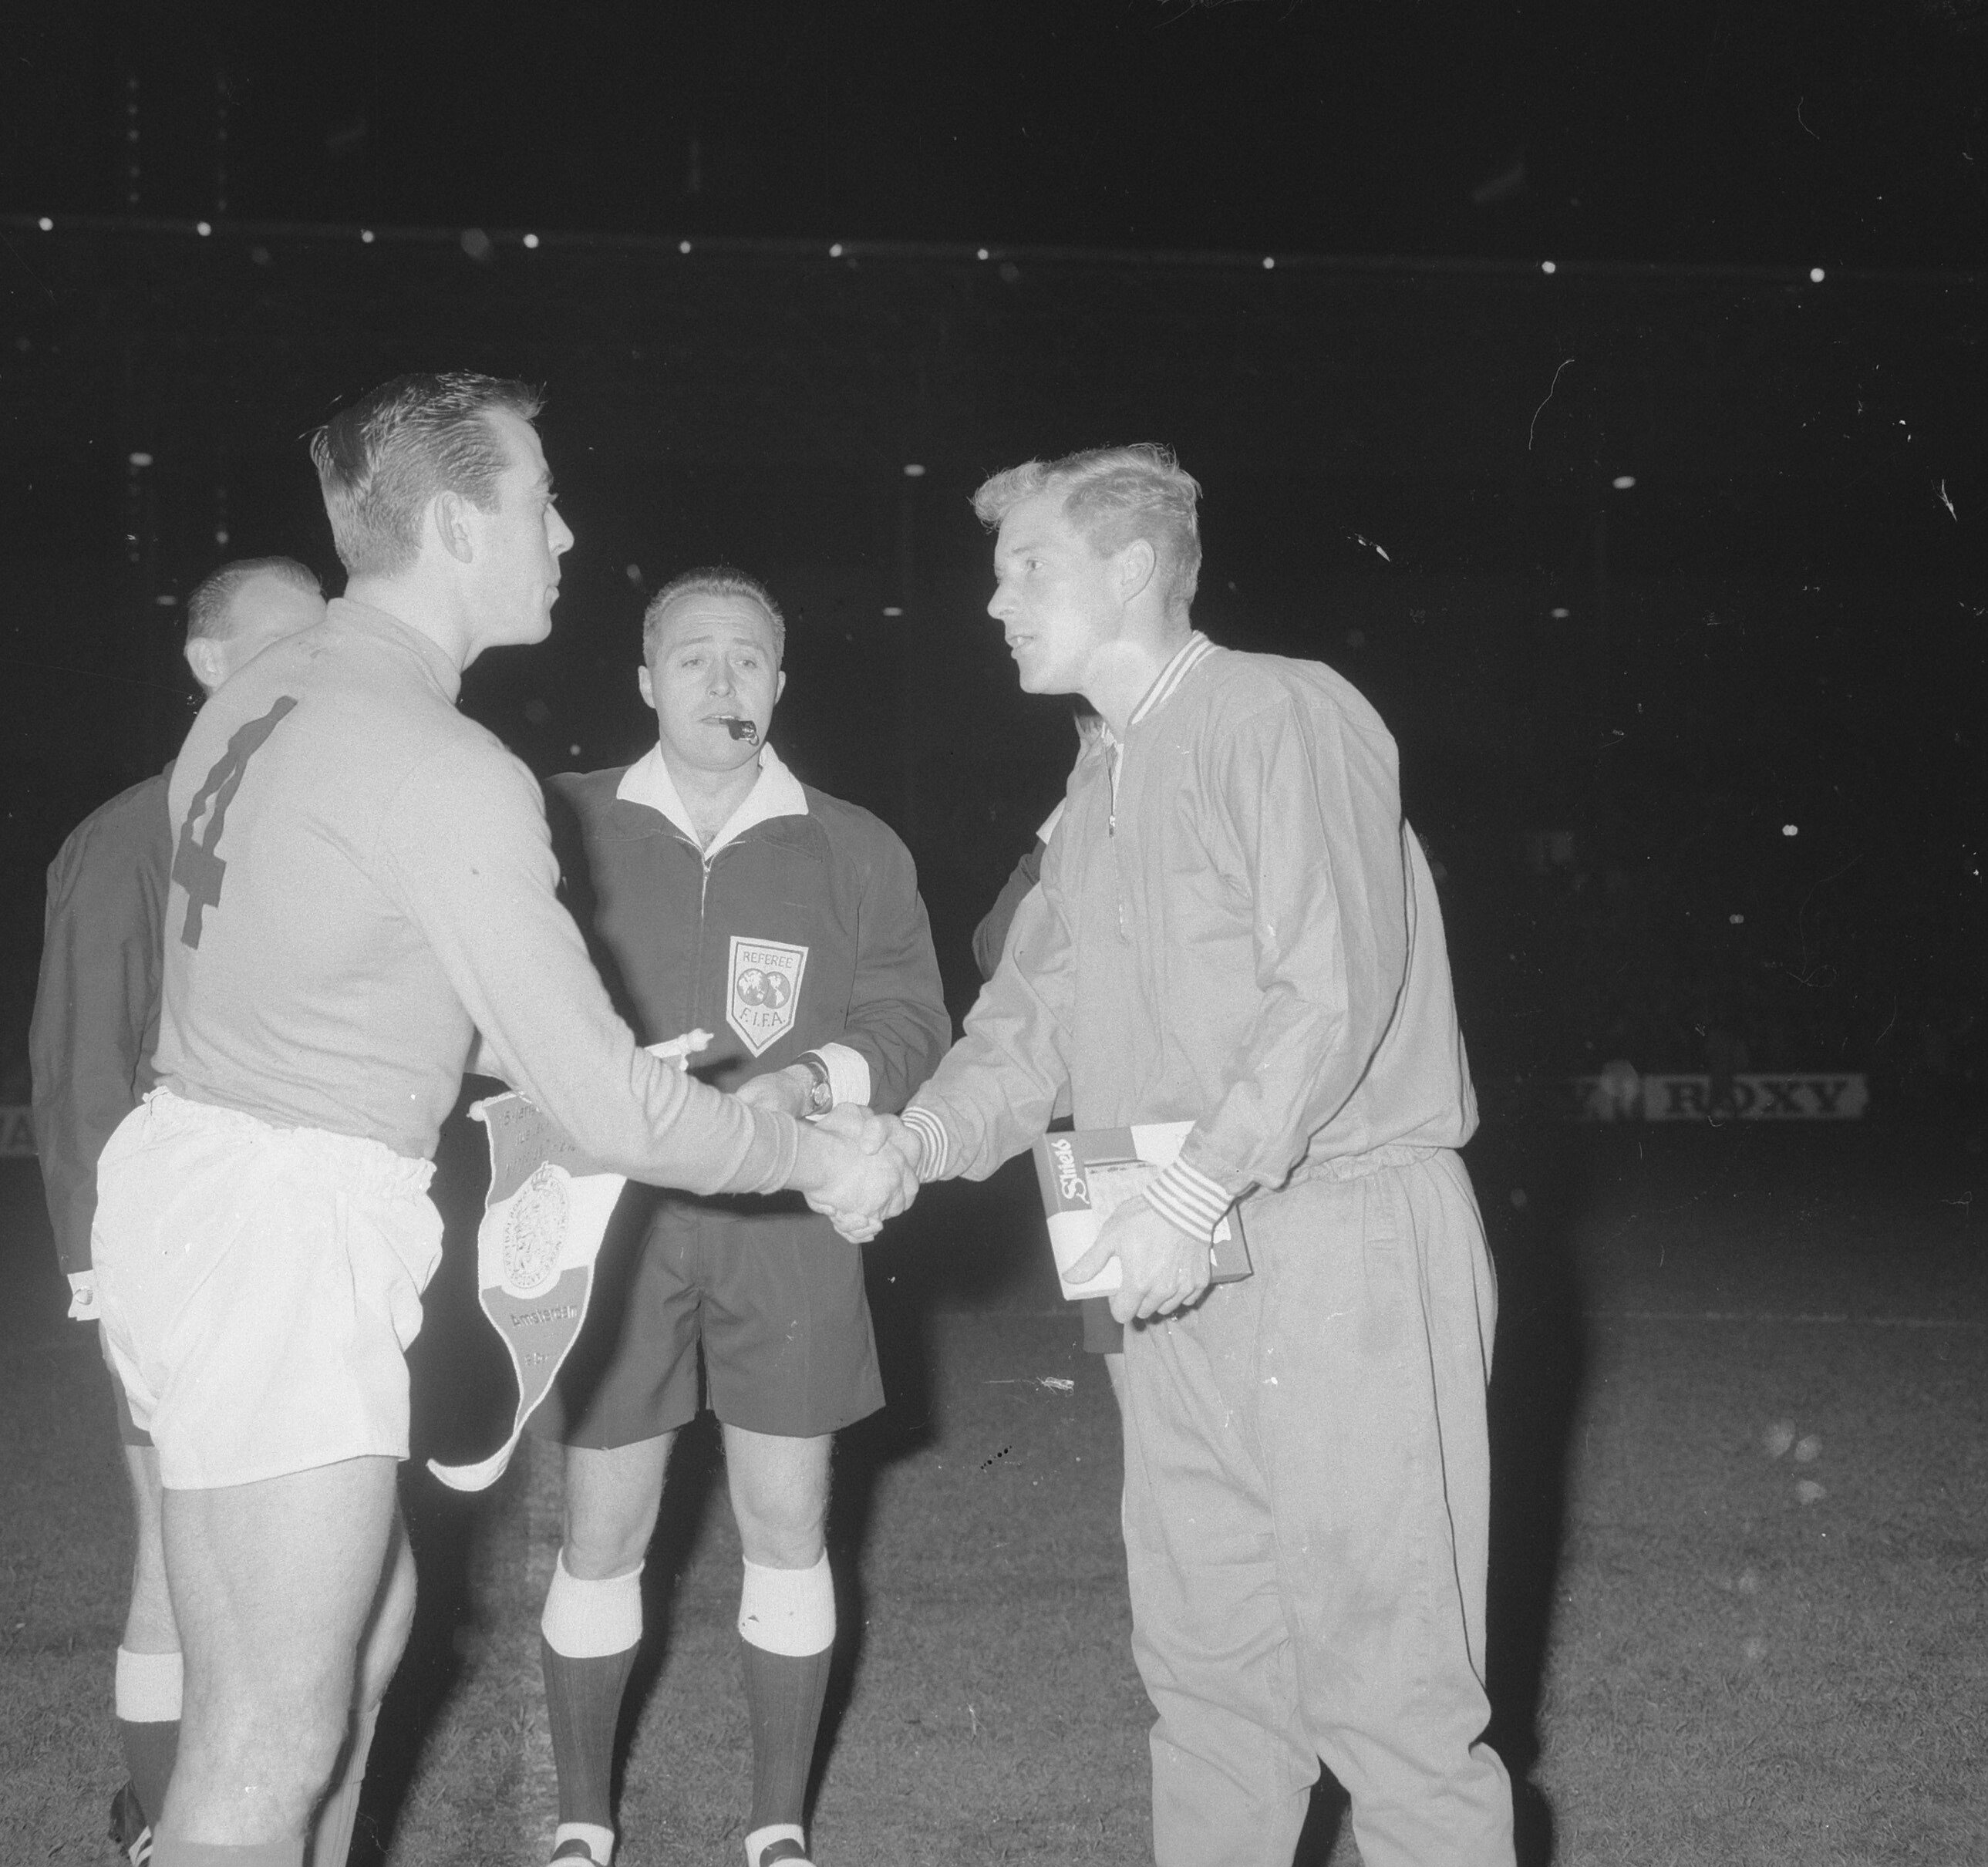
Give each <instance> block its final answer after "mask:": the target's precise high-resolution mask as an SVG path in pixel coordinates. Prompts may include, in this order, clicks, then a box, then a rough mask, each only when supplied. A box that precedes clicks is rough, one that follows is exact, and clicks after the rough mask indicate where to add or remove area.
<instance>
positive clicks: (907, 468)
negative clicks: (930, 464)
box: [904, 461, 925, 480]
mask: <svg viewBox="0 0 1988 1867" xmlns="http://www.w3.org/2000/svg"><path fill="white" fill-rule="evenodd" d="M904 478H905V479H908V480H921V479H924V478H925V468H922V467H921V466H920V465H918V462H916V461H908V462H906V463H905V465H904Z"/></svg>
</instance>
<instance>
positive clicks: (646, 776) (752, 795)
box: [614, 746, 808, 858]
mask: <svg viewBox="0 0 1988 1867" xmlns="http://www.w3.org/2000/svg"><path fill="white" fill-rule="evenodd" d="M614 795H615V796H616V797H618V798H619V799H620V800H621V801H622V802H623V803H631V804H641V805H642V806H644V807H645V808H646V809H648V810H654V811H658V812H660V813H661V814H662V815H663V816H664V817H668V819H669V820H670V821H671V823H673V824H675V825H676V827H678V829H679V830H681V831H682V832H683V833H684V834H685V836H687V837H689V838H690V840H691V846H692V847H697V846H698V844H697V830H696V827H695V825H693V824H692V823H691V820H690V813H689V811H688V810H685V808H684V800H683V797H682V794H681V793H680V792H679V791H678V790H677V781H676V780H674V778H672V777H671V776H670V768H669V767H668V766H667V765H665V764H664V763H663V749H662V747H661V746H651V747H650V748H649V749H648V750H647V752H645V753H643V755H642V756H641V757H640V758H639V759H637V760H636V761H635V763H634V764H633V765H631V766H629V767H628V769H627V770H626V771H625V772H624V773H622V774H621V782H620V783H619V784H617V786H615V787H614ZM807 813H808V806H807V793H806V791H804V790H802V788H801V781H800V780H799V779H798V778H796V776H794V775H793V773H792V772H790V771H789V770H788V769H787V768H786V766H785V765H783V763H781V762H780V755H779V753H777V752H776V751H775V750H774V749H773V747H772V746H761V747H760V748H759V776H758V777H757V778H756V779H755V780H753V784H752V790H749V791H748V792H747V793H745V801H744V802H743V803H741V804H740V805H739V808H738V809H737V810H735V811H733V812H732V815H731V817H729V819H728V820H727V821H726V823H725V827H724V828H723V829H722V830H719V831H718V834H717V835H715V837H712V839H711V840H710V841H709V842H708V844H704V845H703V851H704V854H705V857H707V858H708V857H712V856H715V855H716V854H718V851H720V850H721V849H722V848H723V847H725V844H728V843H735V842H736V841H737V840H739V837H742V836H743V835H744V834H745V832H746V831H747V830H750V829H751V828H752V826H753V825H754V824H763V823H765V822H766V821H767V820H768V819H769V818H771V817H806V815H807Z"/></svg>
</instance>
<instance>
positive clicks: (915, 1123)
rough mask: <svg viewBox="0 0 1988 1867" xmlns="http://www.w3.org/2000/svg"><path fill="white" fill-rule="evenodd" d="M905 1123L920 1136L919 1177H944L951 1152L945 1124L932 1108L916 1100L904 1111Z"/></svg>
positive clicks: (924, 1178)
mask: <svg viewBox="0 0 1988 1867" xmlns="http://www.w3.org/2000/svg"><path fill="white" fill-rule="evenodd" d="M904 1125H905V1127H907V1128H909V1129H910V1130H911V1132H912V1133H913V1134H914V1135H917V1136H918V1149H919V1152H918V1179H920V1180H921V1181H925V1180H936V1179H942V1178H943V1177H944V1176H945V1157H946V1155H948V1153H949V1152H951V1149H950V1148H949V1147H948V1145H947V1142H946V1138H945V1124H944V1123H943V1122H942V1121H940V1120H939V1118H938V1116H936V1115H935V1114H933V1113H932V1112H931V1110H930V1109H928V1108H919V1107H918V1104H916V1103H913V1104H911V1107H910V1108H908V1109H906V1110H905V1111H904Z"/></svg>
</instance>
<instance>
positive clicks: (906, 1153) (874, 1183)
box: [807, 1102, 918, 1244]
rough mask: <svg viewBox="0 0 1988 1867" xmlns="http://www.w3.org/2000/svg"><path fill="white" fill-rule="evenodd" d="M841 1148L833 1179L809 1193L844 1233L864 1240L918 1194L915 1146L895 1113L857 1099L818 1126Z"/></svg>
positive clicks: (812, 1203)
mask: <svg viewBox="0 0 1988 1867" xmlns="http://www.w3.org/2000/svg"><path fill="white" fill-rule="evenodd" d="M814 1128H815V1131H816V1133H817V1134H819V1135H824V1136H828V1137H832V1138H833V1142H834V1144H835V1145H836V1146H837V1149H838V1151H839V1152H840V1158H838V1160H837V1165H836V1171H835V1173H834V1176H833V1179H831V1180H830V1182H829V1184H828V1185H826V1186H823V1187H820V1188H818V1189H816V1191H814V1192H811V1193H810V1194H809V1195H808V1196H807V1202H808V1204H809V1205H810V1206H813V1208H814V1209H815V1210H816V1212H818V1213H827V1216H829V1218H830V1219H832V1220H833V1222H834V1225H835V1229H837V1231H838V1232H840V1233H841V1234H842V1236H844V1238H847V1239H850V1240H854V1241H855V1242H856V1243H859V1244H860V1243H862V1242H864V1240H867V1239H871V1238H874V1237H875V1236H877V1233H878V1232H880V1231H881V1230H882V1229H883V1226H884V1220H885V1219H894V1218H895V1217H896V1216H898V1213H901V1212H902V1211H904V1209H905V1208H906V1207H907V1206H909V1205H910V1204H911V1202H912V1200H914V1199H916V1198H917V1197H918V1172H917V1169H916V1166H915V1162H916V1159H917V1154H918V1150H917V1146H916V1144H915V1142H914V1141H912V1140H911V1136H910V1132H909V1131H908V1129H906V1128H905V1127H904V1124H903V1123H902V1122H901V1121H899V1120H898V1118H897V1117H896V1116H894V1115H880V1114H876V1113H875V1112H874V1111H872V1110H871V1109H867V1108H864V1107H863V1105H862V1104H860V1103H857V1102H839V1103H837V1104H836V1106H835V1107H834V1108H833V1109H831V1110H830V1111H829V1112H828V1113H827V1114H825V1115H823V1117H822V1118H820V1121H816V1123H815V1125H814Z"/></svg>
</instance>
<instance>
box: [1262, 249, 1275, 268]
mask: <svg viewBox="0 0 1988 1867" xmlns="http://www.w3.org/2000/svg"><path fill="white" fill-rule="evenodd" d="M1276 269H1277V262H1276V260H1274V259H1272V258H1271V257H1270V255H1269V254H1268V253H1266V254H1264V255H1263V270H1264V271H1265V272H1275V271H1276Z"/></svg>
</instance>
